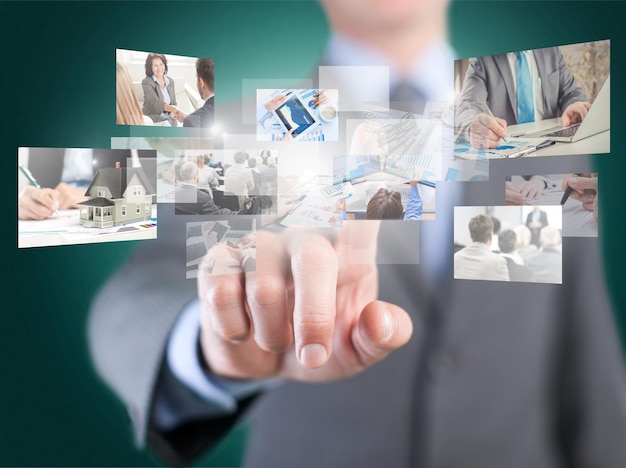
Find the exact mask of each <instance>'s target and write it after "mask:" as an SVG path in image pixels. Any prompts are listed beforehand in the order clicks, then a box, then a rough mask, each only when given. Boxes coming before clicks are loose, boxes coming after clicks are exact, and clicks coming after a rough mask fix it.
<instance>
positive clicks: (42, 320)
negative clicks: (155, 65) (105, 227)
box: [0, 1, 626, 466]
mask: <svg viewBox="0 0 626 468" xmlns="http://www.w3.org/2000/svg"><path fill="white" fill-rule="evenodd" d="M295 18H299V19H300V21H298V23H297V24H298V28H297V31H295V32H294V31H292V30H290V31H289V32H288V33H280V34H284V36H282V37H281V36H277V35H276V34H278V33H277V30H274V33H272V32H271V31H272V30H271V28H270V25H276V24H281V23H283V22H284V21H285V20H288V19H292V20H293V19H295ZM623 18H626V5H625V4H624V3H622V2H588V3H587V2H554V3H549V2H493V1H491V2H473V1H472V2H470V1H460V2H456V3H454V4H453V5H452V8H451V20H450V25H451V26H450V33H451V40H452V44H453V46H454V47H455V49H456V51H457V52H458V55H459V56H463V57H465V56H477V55H486V54H493V53H499V52H505V51H510V50H518V49H531V48H537V47H545V46H550V45H558V44H566V43H573V42H584V41H592V40H598V39H606V38H609V39H611V46H612V54H611V55H612V57H613V63H612V65H611V68H612V70H611V72H612V75H613V76H614V78H613V82H614V83H622V82H623V78H624V66H625V65H626V59H623V58H622V57H625V56H624V50H625V49H624V42H625V41H626V30H625V28H624V27H623ZM327 35H328V27H327V25H326V23H325V20H324V16H323V14H322V12H321V10H320V7H319V5H318V3H317V2H315V1H292V2H278V1H272V2H264V1H253V2H234V1H230V2H201V3H190V2H174V3H168V2H146V3H135V4H128V3H121V2H119V3H118V2H111V3H91V2H89V3H68V4H65V3H27V4H24V3H8V2H2V3H0V43H1V44H2V45H3V54H2V72H1V73H0V80H1V86H0V90H2V99H1V101H0V102H2V111H3V112H2V113H3V118H2V121H3V123H2V133H1V154H2V158H3V160H4V162H5V167H6V168H7V170H8V172H9V174H6V179H7V180H10V181H11V182H10V183H6V184H4V185H2V188H1V189H2V196H3V199H4V200H5V201H6V203H5V212H6V217H7V220H14V219H16V217H17V213H16V207H15V203H14V200H15V193H16V185H15V184H16V182H15V178H14V174H15V173H16V168H15V160H16V148H17V146H52V147H54V146H58V147H102V148H106V147H109V146H110V138H111V137H112V136H128V135H129V132H128V129H127V128H123V127H121V128H116V126H115V124H114V121H115V106H114V102H115V94H114V93H115V79H114V73H115V71H114V70H115V69H114V67H113V61H114V59H115V49H116V48H125V49H135V50H149V51H159V52H164V53H168V54H177V55H187V56H192V57H211V58H214V59H215V60H216V63H217V67H216V83H217V85H216V88H217V92H218V94H217V100H218V101H217V103H218V105H219V103H220V102H224V101H225V100H231V99H237V98H238V95H239V93H240V90H241V85H240V83H241V79H242V78H276V77H283V76H284V77H307V76H309V75H310V73H311V70H312V69H313V67H314V66H315V65H316V63H317V60H318V58H319V56H320V53H321V51H322V49H323V47H324V44H325V40H326V37H327ZM298 38H302V39H301V40H300V39H298ZM612 102H613V114H612V116H611V117H612V124H613V125H612V126H613V129H614V131H613V133H612V135H614V136H615V135H618V136H619V135H620V132H618V131H616V130H617V129H619V128H620V126H621V125H623V124H624V123H625V122H624V121H625V118H624V116H623V115H622V114H621V113H619V112H618V109H619V107H618V104H621V103H624V102H625V101H624V90H623V89H622V88H621V87H620V86H614V87H613V90H612ZM612 147H613V148H619V144H618V143H617V142H616V140H615V138H613V142H612ZM615 153H616V154H614V155H612V156H607V155H605V156H601V157H598V158H597V159H598V166H599V171H600V173H601V184H602V192H603V196H602V198H601V209H602V224H601V235H602V240H603V243H604V252H605V258H606V260H607V262H606V265H607V268H606V271H607V276H608V279H609V286H610V289H611V293H612V297H613V300H614V303H615V306H616V307H615V310H616V311H617V312H616V318H617V320H618V322H619V325H620V332H621V335H622V338H623V342H624V341H626V339H625V338H626V291H625V289H624V288H623V285H624V283H625V281H624V275H623V274H622V268H623V260H624V258H623V256H624V254H623V252H624V249H623V239H624V238H626V232H625V231H626V230H625V227H624V212H625V210H624V204H623V202H622V200H621V197H620V196H619V192H618V190H619V188H620V185H621V184H620V182H621V181H622V179H623V174H624V173H626V155H623V154H620V153H619V152H617V151H616V152H615ZM5 224H6V225H5V229H3V230H2V239H1V240H2V245H3V248H2V259H3V265H2V272H3V275H2V276H3V281H2V288H1V290H2V296H1V297H2V300H3V306H2V311H1V312H0V373H1V374H2V376H1V377H0V465H47V466H51V465H64V466H68V465H69V466H71V465H126V466H136V465H152V464H155V463H157V462H156V460H155V459H154V458H153V457H152V456H151V455H149V454H147V453H145V452H138V451H136V449H135V448H134V447H133V446H132V442H131V440H132V439H131V431H130V425H129V422H128V420H127V418H126V416H125V413H124V410H123V408H122V407H121V405H120V404H119V403H118V401H117V400H116V399H115V397H114V396H113V395H112V394H111V393H110V392H109V390H108V389H107V388H106V387H105V386H104V385H103V384H102V383H101V382H100V381H99V380H98V379H97V378H96V376H95V374H94V372H93V371H92V369H91V365H90V362H89V359H88V355H87V348H86V341H85V332H84V329H85V317H86V314H87V310H88V306H89V302H90V300H91V297H92V296H93V294H94V293H95V292H96V291H97V290H98V288H99V286H100V285H101V284H102V282H103V281H104V280H105V278H107V277H108V276H109V275H110V274H111V273H112V272H113V270H114V269H115V268H116V267H117V266H118V265H119V264H121V263H122V261H123V259H124V258H125V256H126V255H127V253H128V252H129V251H130V250H131V249H132V248H133V246H134V244H133V243H117V244H105V245H79V246H69V247H54V248H47V249H29V250H20V251H18V249H17V248H16V247H15V246H16V245H17V239H16V228H15V225H14V224H13V221H7V222H6V223H5ZM613 252H618V253H619V255H614V254H613ZM96 265H97V266H96ZM244 433H245V428H241V429H238V430H237V431H236V432H235V433H234V434H233V435H232V436H231V437H229V438H228V439H227V440H226V441H225V442H224V443H223V444H222V445H221V446H220V447H219V448H218V449H217V450H216V451H214V452H213V453H212V454H210V455H208V456H207V457H204V459H202V460H200V462H199V463H201V464H202V465H212V464H213V465H220V466H224V465H231V466H232V465H237V464H238V462H239V460H240V453H241V450H242V449H243V439H244V438H245V434H244Z"/></svg>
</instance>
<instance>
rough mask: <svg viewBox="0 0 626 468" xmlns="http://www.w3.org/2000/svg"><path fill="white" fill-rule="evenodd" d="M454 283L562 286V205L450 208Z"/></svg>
mask: <svg viewBox="0 0 626 468" xmlns="http://www.w3.org/2000/svg"><path fill="white" fill-rule="evenodd" d="M454 252H455V253H454V279H457V280H483V281H514V282H526V283H552V284H561V283H562V263H563V260H562V218H561V207H560V206H538V205H536V206H533V207H521V206H456V207H454Z"/></svg>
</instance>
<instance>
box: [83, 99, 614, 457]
mask: <svg viewBox="0 0 626 468" xmlns="http://www.w3.org/2000/svg"><path fill="white" fill-rule="evenodd" d="M220 110H221V111H222V113H221V115H220V120H221V121H223V122H225V123H224V125H225V126H227V128H231V126H232V128H236V126H237V125H238V124H239V125H240V124H241V122H242V121H243V119H242V117H241V114H240V113H241V112H242V106H241V105H236V106H233V107H232V108H231V109H230V111H231V113H228V112H225V110H224V109H220ZM237 128H238V127H237ZM252 132H254V124H251V125H250V128H242V129H241V133H252ZM333 148H334V147H332V145H331V148H330V149H329V151H332V150H333ZM495 166H497V164H496V165H494V167H495ZM494 170H495V169H494ZM520 173H525V172H520ZM503 178H504V176H502V177H501V178H497V177H494V180H502V179H503ZM442 185H443V186H444V188H445V186H446V184H442ZM491 185H493V186H494V187H493V193H485V189H486V188H487V186H491ZM464 186H465V191H466V196H465V197H464V199H463V201H464V203H466V204H468V205H472V204H473V205H485V204H488V203H489V202H490V201H491V200H493V199H494V198H493V197H494V196H495V195H494V194H495V193H501V184H495V183H494V184H490V183H489V182H484V183H476V184H464ZM438 190H443V188H438ZM442 199H445V197H443V198H442ZM446 213H447V217H448V218H449V219H452V216H453V207H452V206H444V205H443V204H441V203H440V204H438V207H437V220H435V221H429V222H422V223H413V222H398V223H391V224H390V225H385V226H383V231H382V232H381V236H380V239H379V246H380V248H381V250H382V251H384V252H383V254H384V255H382V257H384V258H386V259H388V258H390V257H391V254H393V253H395V254H396V256H397V258H398V259H399V261H403V260H405V258H406V255H407V250H406V249H411V248H415V247H416V242H415V241H414V240H415V239H418V238H419V237H420V235H422V234H423V233H424V234H426V233H428V234H429V236H428V238H426V237H422V239H421V242H422V241H423V242H426V243H423V244H422V245H421V247H420V248H421V251H422V252H424V249H426V248H429V247H431V245H430V244H429V242H434V241H439V242H440V241H441V239H440V238H437V237H436V232H428V231H429V229H431V227H432V228H435V227H436V223H439V222H441V220H442V219H444V214H446ZM440 215H441V216H440ZM215 219H216V218H212V220H215ZM231 219H234V220H236V219H239V218H237V217H233V218H231ZM189 220H190V219H188V218H187V217H185V216H181V215H178V216H175V215H174V207H173V206H172V204H161V205H159V237H158V239H157V240H152V241H149V242H144V243H142V244H141V245H140V246H139V247H138V249H137V250H136V251H135V253H134V255H132V257H131V258H130V259H129V260H128V262H127V263H126V264H125V265H124V266H123V268H122V269H121V270H120V271H119V272H118V273H117V274H116V275H115V276H114V277H112V278H111V280H110V281H109V283H108V284H107V285H106V286H105V287H104V288H103V289H102V291H101V292H100V293H99V295H98V297H97V298H96V300H95V302H94V304H93V307H92V311H91V314H90V317H89V322H88V336H89V345H90V348H91V353H92V357H93V360H94V363H95V365H96V368H97V370H98V371H99V373H100V375H101V376H102V377H103V379H104V380H105V381H106V382H107V383H108V385H109V386H110V387H111V388H112V389H113V390H114V391H115V393H116V394H117V395H118V396H119V398H120V399H121V401H122V402H123V403H124V405H125V407H126V409H127V412H128V414H129V415H130V418H131V420H132V424H133V429H134V435H135V440H136V442H137V444H138V445H140V446H143V445H145V444H146V443H149V445H150V446H151V448H152V449H153V450H155V451H156V452H157V453H158V454H160V455H161V456H162V457H164V458H165V459H166V460H168V461H169V462H171V463H174V462H176V463H179V464H189V459H191V458H193V457H194V456H197V454H198V453H199V452H200V451H201V450H202V449H203V448H205V447H208V446H210V445H211V444H214V443H215V442H216V441H217V440H218V438H219V437H220V436H221V435H223V434H225V433H227V431H228V429H229V427H231V426H232V424H234V423H235V421H236V420H237V418H238V417H239V416H240V414H236V415H232V416H230V417H223V418H213V419H211V418H210V417H209V415H210V413H211V408H210V407H208V406H209V405H206V404H205V403H203V402H201V401H198V398H197V397H195V396H194V395H193V392H190V391H189V390H186V389H185V388H184V387H182V385H181V384H178V386H177V382H175V381H172V379H171V378H168V377H169V372H168V369H167V366H164V365H163V353H164V349H165V346H166V343H167V339H168V337H169V332H170V329H171V327H172V324H173V323H174V322H175V320H176V318H177V317H178V315H179V313H180V311H181V310H182V309H183V308H184V307H185V305H186V304H188V303H189V302H190V301H191V300H193V299H194V298H196V297H197V293H196V282H195V281H193V280H185V273H186V271H185V270H186V268H185V242H184V232H185V229H184V227H185V226H184V223H185V222H186V221H189ZM194 221H195V219H194ZM383 224H384V223H383ZM398 224H401V225H402V228H399V227H398ZM449 252H450V255H449V257H447V258H446V259H445V261H444V263H445V267H446V269H447V271H448V274H447V275H446V277H447V278H448V280H447V281H442V282H438V283H437V284H436V286H430V285H429V281H427V278H426V276H425V274H424V272H423V271H422V270H421V268H420V265H388V264H387V265H381V267H380V274H379V277H380V298H381V299H383V300H386V301H390V302H394V303H396V304H399V305H400V306H402V307H404V308H405V309H406V310H407V311H408V312H409V313H410V314H411V316H412V318H413V322H414V334H413V337H412V339H411V340H410V342H409V343H408V345H407V346H405V347H404V348H402V349H400V350H398V351H397V352H394V353H392V354H391V355H390V356H389V357H388V358H387V359H385V360H384V361H382V362H381V363H379V364H377V365H375V366H373V367H372V368H371V369H368V370H367V371H365V372H363V373H361V374H359V375H356V376H354V377H352V378H350V379H345V380H342V381H338V382H332V383H328V384H323V385H322V384H317V385H312V384H303V383H285V384H284V385H282V386H281V387H279V388H277V389H275V390H272V391H270V392H267V393H266V394H264V395H262V396H260V397H259V398H257V400H256V401H255V402H254V403H253V406H252V408H250V409H249V411H247V423H248V424H249V428H250V430H249V440H248V442H247V450H246V465H248V466H259V467H268V466H271V467H290V468H291V467H294V466H297V467H315V468H319V467H334V466H345V467H355V466H358V467H375V468H379V467H381V466H389V467H394V468H396V467H408V466H416V465H417V463H420V465H419V466H420V467H429V466H463V467H480V468H489V467H497V468H501V467H507V468H509V467H513V468H515V467H524V468H526V467H529V466H532V467H540V468H541V467H557V466H567V465H569V466H594V467H595V466H602V467H616V468H617V467H619V468H622V467H623V462H624V460H626V444H624V441H625V440H626V377H625V373H624V362H623V358H622V355H621V350H620V347H619V344H618V340H617V336H616V333H615V327H614V323H613V319H612V314H611V308H610V305H609V303H608V301H607V295H606V291H605V289H604V282H603V275H602V269H601V265H600V261H599V259H600V257H599V251H598V240H597V239H592V238H580V239H578V238H568V239H567V242H566V243H564V245H563V252H564V257H565V258H566V259H567V261H568V264H567V269H566V270H565V271H564V277H563V285H546V284H528V283H510V282H487V281H463V280H453V279H452V268H453V266H452V263H453V256H452V245H450V249H449ZM168 391H171V392H173V393H172V394H170V396H171V397H172V398H171V399H170V401H171V402H173V403H175V404H179V405H186V408H187V409H189V408H190V409H191V410H188V411H187V413H188V414H195V415H196V417H195V421H194V420H190V421H187V422H186V423H185V424H183V425H181V427H179V428H177V429H175V430H170V431H165V432H164V431H160V430H157V428H156V427H155V424H154V418H153V416H152V415H151V412H152V410H153V409H154V403H155V400H157V399H160V398H162V397H163V393H164V392H166V394H167V392H168ZM174 400H176V401H174ZM248 403H249V401H246V402H244V404H243V405H241V409H244V408H245V406H246V405H247V404H248Z"/></svg>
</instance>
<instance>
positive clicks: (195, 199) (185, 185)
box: [174, 162, 231, 214]
mask: <svg viewBox="0 0 626 468" xmlns="http://www.w3.org/2000/svg"><path fill="white" fill-rule="evenodd" d="M180 175H181V178H182V181H181V182H180V183H179V184H178V185H177V186H176V189H175V190H174V200H175V210H174V211H175V213H176V214H230V212H231V211H230V210H229V209H228V208H220V207H219V206H217V205H216V204H215V202H214V201H213V198H212V197H211V195H209V194H208V193H206V192H205V191H204V190H199V189H198V166H197V165H196V164H194V163H193V162H186V163H184V164H183V165H182V166H181V168H180Z"/></svg>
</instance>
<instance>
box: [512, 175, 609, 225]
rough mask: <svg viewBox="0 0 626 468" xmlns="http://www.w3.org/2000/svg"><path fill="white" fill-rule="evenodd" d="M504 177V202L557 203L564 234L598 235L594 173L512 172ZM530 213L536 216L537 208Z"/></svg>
mask: <svg viewBox="0 0 626 468" xmlns="http://www.w3.org/2000/svg"><path fill="white" fill-rule="evenodd" d="M505 179H506V180H505V197H506V204H507V205H532V206H537V205H554V206H560V207H562V209H563V212H562V217H563V236H564V237H597V236H598V174H597V173H595V172H593V173H592V172H580V173H576V174H541V175H523V176H518V175H515V176H511V177H506V178H505ZM532 213H533V217H534V218H537V215H536V214H535V213H537V210H534V211H533V212H532ZM535 221H539V220H538V219H535ZM537 234H538V233H537Z"/></svg>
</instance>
